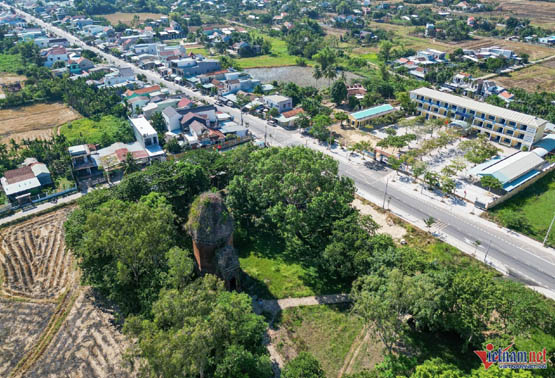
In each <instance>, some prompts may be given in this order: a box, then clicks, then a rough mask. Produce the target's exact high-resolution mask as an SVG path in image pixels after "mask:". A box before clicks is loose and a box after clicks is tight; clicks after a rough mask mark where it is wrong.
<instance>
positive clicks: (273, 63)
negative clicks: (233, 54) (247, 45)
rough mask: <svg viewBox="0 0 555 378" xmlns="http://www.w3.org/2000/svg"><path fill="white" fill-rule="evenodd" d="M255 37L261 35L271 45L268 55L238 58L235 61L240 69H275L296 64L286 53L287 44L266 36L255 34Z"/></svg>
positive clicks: (293, 57)
mask: <svg viewBox="0 0 555 378" xmlns="http://www.w3.org/2000/svg"><path fill="white" fill-rule="evenodd" d="M255 34H257V35H261V36H262V37H264V39H266V40H268V41H269V42H270V43H271V44H272V48H271V50H270V54H268V55H260V56H254V57H251V58H239V59H236V60H235V61H236V62H237V64H238V66H239V67H241V68H254V67H277V66H293V65H296V64H297V58H298V57H296V56H293V55H290V54H289V53H288V52H287V42H285V41H283V40H281V39H279V38H275V37H270V36H268V35H266V34H262V33H259V32H255Z"/></svg>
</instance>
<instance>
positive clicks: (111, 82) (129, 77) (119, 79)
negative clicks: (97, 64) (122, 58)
mask: <svg viewBox="0 0 555 378" xmlns="http://www.w3.org/2000/svg"><path fill="white" fill-rule="evenodd" d="M134 81H135V73H134V72H133V70H132V69H131V68H129V67H123V68H119V69H116V70H115V71H113V72H111V73H109V74H107V75H106V76H104V85H105V86H106V87H114V86H119V85H122V84H129V83H132V82H134Z"/></svg>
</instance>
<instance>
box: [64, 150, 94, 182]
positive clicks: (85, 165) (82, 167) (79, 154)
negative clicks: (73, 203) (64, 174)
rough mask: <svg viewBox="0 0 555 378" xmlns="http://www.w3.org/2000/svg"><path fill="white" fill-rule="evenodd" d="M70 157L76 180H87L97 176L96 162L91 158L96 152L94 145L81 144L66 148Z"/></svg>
mask: <svg viewBox="0 0 555 378" xmlns="http://www.w3.org/2000/svg"><path fill="white" fill-rule="evenodd" d="M68 151H69V156H70V157H71V168H72V170H73V175H74V176H75V178H76V179H78V180H79V179H82V178H89V177H91V176H94V175H96V174H99V173H100V172H99V170H98V168H99V167H98V162H97V160H95V159H94V158H93V155H92V154H93V153H94V152H96V147H95V146H94V144H81V145H78V146H71V147H69V148H68Z"/></svg>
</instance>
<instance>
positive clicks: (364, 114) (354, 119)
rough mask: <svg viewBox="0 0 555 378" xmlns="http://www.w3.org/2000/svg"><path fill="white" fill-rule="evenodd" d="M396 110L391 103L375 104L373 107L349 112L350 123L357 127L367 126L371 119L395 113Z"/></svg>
mask: <svg viewBox="0 0 555 378" xmlns="http://www.w3.org/2000/svg"><path fill="white" fill-rule="evenodd" d="M396 110H397V109H395V108H394V107H393V106H391V105H389V104H383V105H379V106H374V107H373V108H369V109H364V110H360V111H358V112H354V113H351V114H349V123H350V124H351V126H355V127H361V126H365V125H367V124H368V123H369V122H370V120H371V119H374V118H378V117H381V116H384V115H386V114H389V113H393V112H395V111H396Z"/></svg>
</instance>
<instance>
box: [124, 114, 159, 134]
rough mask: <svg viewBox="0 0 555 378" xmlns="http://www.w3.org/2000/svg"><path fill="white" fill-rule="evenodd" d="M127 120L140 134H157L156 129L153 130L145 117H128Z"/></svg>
mask: <svg viewBox="0 0 555 378" xmlns="http://www.w3.org/2000/svg"><path fill="white" fill-rule="evenodd" d="M129 120H130V121H131V124H132V125H133V127H134V128H135V130H137V131H138V132H139V133H140V134H141V135H143V136H147V135H157V134H156V130H154V127H152V125H151V124H150V122H148V120H147V119H146V118H145V117H138V118H129Z"/></svg>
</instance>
